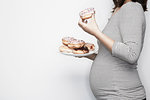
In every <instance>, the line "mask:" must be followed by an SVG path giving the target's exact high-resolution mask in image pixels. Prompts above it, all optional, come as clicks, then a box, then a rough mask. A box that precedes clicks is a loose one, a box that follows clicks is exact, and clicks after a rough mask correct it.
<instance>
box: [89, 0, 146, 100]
mask: <svg viewBox="0 0 150 100" xmlns="http://www.w3.org/2000/svg"><path fill="white" fill-rule="evenodd" d="M145 29H146V19H145V14H144V11H143V8H142V6H141V4H140V3H138V2H127V3H126V4H124V5H123V6H122V7H121V8H120V10H119V11H117V12H116V13H115V14H114V15H113V16H111V18H110V20H109V21H108V23H107V24H106V26H105V28H104V29H103V31H102V32H103V33H104V34H106V35H107V36H109V37H110V38H112V39H113V40H114V41H115V42H114V44H113V47H112V52H110V51H109V50H108V49H107V48H106V47H105V46H104V45H103V44H102V43H101V42H100V41H99V40H97V43H98V46H99V50H98V54H97V56H96V58H95V60H94V61H93V63H92V67H91V70H90V75H89V82H90V88H91V90H92V92H93V94H94V96H95V97H96V99H97V100H143V99H144V98H146V93H145V89H144V86H143V85H142V82H141V80H140V78H139V74H138V71H137V65H138V58H139V56H140V54H141V51H142V48H143V43H144V35H145Z"/></svg>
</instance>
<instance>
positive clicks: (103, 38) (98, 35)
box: [94, 31, 114, 51]
mask: <svg viewBox="0 0 150 100" xmlns="http://www.w3.org/2000/svg"><path fill="white" fill-rule="evenodd" d="M94 34H95V37H96V38H97V39H98V40H100V41H101V43H103V44H104V45H105V46H106V47H107V48H108V49H109V50H110V51H112V47H113V43H114V40H112V39H111V38H110V37H108V36H107V35H105V34H103V33H102V32H100V31H97V32H96V33H94Z"/></svg>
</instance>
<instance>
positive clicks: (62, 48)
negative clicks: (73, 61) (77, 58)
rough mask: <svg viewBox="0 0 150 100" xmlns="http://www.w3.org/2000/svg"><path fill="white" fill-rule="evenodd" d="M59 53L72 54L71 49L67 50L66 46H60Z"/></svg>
mask: <svg viewBox="0 0 150 100" xmlns="http://www.w3.org/2000/svg"><path fill="white" fill-rule="evenodd" d="M59 51H60V52H64V53H72V49H70V48H68V47H67V46H66V45H62V46H60V47H59Z"/></svg>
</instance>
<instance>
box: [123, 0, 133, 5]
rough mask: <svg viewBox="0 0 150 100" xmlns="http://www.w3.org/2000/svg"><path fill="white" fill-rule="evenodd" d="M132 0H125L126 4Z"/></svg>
mask: <svg viewBox="0 0 150 100" xmlns="http://www.w3.org/2000/svg"><path fill="white" fill-rule="evenodd" d="M130 1H132V0H125V1H124V4H125V3H127V2H130Z"/></svg>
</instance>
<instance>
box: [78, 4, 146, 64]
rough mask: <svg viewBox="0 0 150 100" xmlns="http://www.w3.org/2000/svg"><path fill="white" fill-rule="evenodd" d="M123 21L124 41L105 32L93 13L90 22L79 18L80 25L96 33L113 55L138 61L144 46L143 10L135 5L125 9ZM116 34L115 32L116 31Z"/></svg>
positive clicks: (121, 27)
mask: <svg viewBox="0 0 150 100" xmlns="http://www.w3.org/2000/svg"><path fill="white" fill-rule="evenodd" d="M123 10H124V11H123V14H122V18H121V20H122V21H121V22H120V25H119V28H120V32H121V34H122V38H123V41H122V42H119V41H115V40H113V39H111V38H110V37H108V36H107V35H105V34H103V33H102V32H101V31H100V30H99V28H98V26H97V24H96V21H95V16H94V15H93V16H92V18H91V21H90V22H89V23H84V22H83V21H82V19H80V20H79V23H78V24H79V26H80V27H81V28H82V29H83V30H84V31H86V32H88V33H90V34H91V35H94V36H95V37H96V38H97V39H99V40H100V41H101V43H103V44H104V45H105V46H106V47H107V48H108V49H109V51H110V52H111V53H112V56H115V57H118V58H120V59H122V60H124V61H127V62H128V63H131V64H134V63H136V61H137V59H138V57H139V54H140V52H141V48H142V39H143V21H144V20H143V18H144V16H143V11H142V9H141V8H139V6H138V7H137V5H133V6H132V7H131V6H129V7H127V8H126V9H123ZM114 34H115V33H114Z"/></svg>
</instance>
